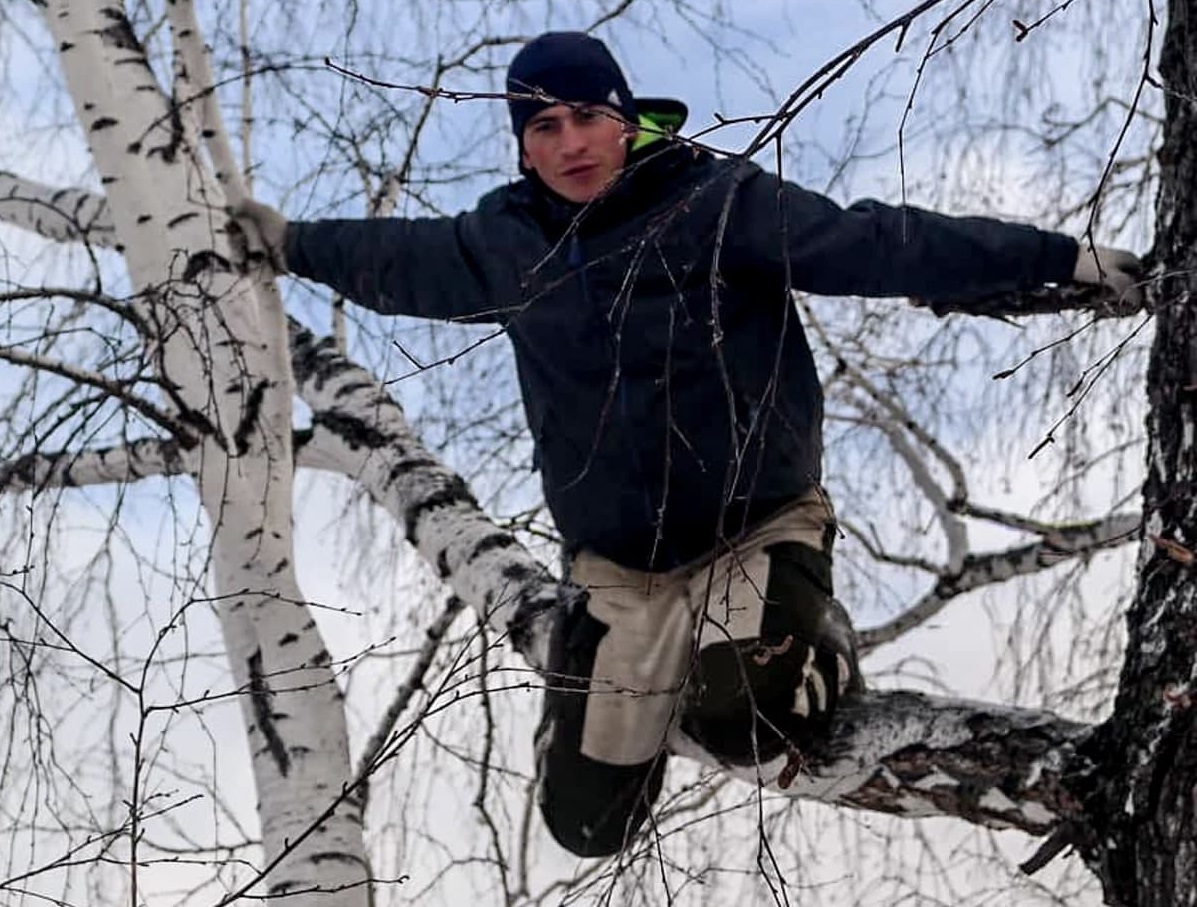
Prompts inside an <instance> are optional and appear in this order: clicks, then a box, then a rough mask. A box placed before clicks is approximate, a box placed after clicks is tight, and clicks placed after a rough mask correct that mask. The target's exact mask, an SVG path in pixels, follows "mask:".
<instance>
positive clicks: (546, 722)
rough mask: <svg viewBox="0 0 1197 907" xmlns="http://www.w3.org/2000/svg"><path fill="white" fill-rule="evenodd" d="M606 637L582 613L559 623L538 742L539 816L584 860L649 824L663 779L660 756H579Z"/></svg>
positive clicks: (604, 627)
mask: <svg viewBox="0 0 1197 907" xmlns="http://www.w3.org/2000/svg"><path fill="white" fill-rule="evenodd" d="M606 633H607V625H606V624H604V623H603V622H602V621H600V620H597V619H595V618H594V617H593V616H592V615H591V614H590V613H589V612H588V611H586V609H585V607H584V605H583V606H580V607H578V608H576V609H575V610H574V611H573V612H572V613H569V614H564V613H563V614H561V615H560V616H559V617H558V620H557V623H556V625H555V626H554V629H553V636H552V640H551V644H550V651H549V664H548V671H547V673H546V682H547V687H546V689H545V695H544V711H543V714H542V717H541V723H540V727H539V729H538V730H537V734H536V749H537V762H538V766H537V768H538V773H539V801H540V811H541V815H542V816H543V817H544V820H545V824H546V826H547V827H548V829H549V832H550V833H551V834H552V836H553V838H554V839H555V840H556V841H557V843H559V844H560V845H561V846H562V847H564V848H565V849H566V850H568V851H570V852H571V853H574V854H577V855H578V856H582V857H603V856H610V855H611V854H615V853H618V852H619V851H620V850H621V849H622V848H623V846H624V844H625V843H626V842H627V841H629V840H631V838H632V837H633V836H634V835H635V833H636V832H637V831H638V830H639V829H640V827H641V826H642V825H643V824H644V822H645V820H646V819H647V818H648V816H649V813H650V811H651V809H652V805H653V803H654V802H655V801H656V799H657V796H658V795H659V794H660V792H661V785H662V782H663V780H664V777H665V761H666V760H665V755H664V754H661V755H659V756H657V757H656V758H654V759H651V760H649V761H647V762H644V763H642V764H639V765H609V764H607V763H604V762H598V761H596V760H594V759H591V758H589V757H588V756H585V755H583V754H582V752H581V745H582V728H583V724H584V722H585V718H586V702H587V696H588V694H589V691H590V678H591V676H592V674H593V670H594V657H595V652H596V651H597V649H598V644H599V642H600V641H601V640H602V639H603V637H604V636H605V635H606Z"/></svg>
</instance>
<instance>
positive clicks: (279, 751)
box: [249, 649, 291, 778]
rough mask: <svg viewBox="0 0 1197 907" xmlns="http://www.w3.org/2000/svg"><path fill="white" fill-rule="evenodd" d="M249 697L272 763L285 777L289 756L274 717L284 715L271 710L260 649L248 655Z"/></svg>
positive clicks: (289, 764) (270, 697) (289, 768)
mask: <svg viewBox="0 0 1197 907" xmlns="http://www.w3.org/2000/svg"><path fill="white" fill-rule="evenodd" d="M249 697H250V702H251V703H252V705H253V712H254V718H255V719H256V720H257V724H258V728H259V729H260V730H261V732H262V736H263V737H264V738H265V740H266V747H267V749H269V751H270V755H271V756H273V757H274V764H275V765H277V766H278V770H279V774H281V775H282V776H283V777H284V778H285V777H287V773H288V772H289V771H290V770H291V757H290V756H288V755H287V747H286V744H284V743H283V738H282V737H281V736H280V735H279V732H278V727H277V726H276V724H275V718H276V717H285V716H276V715H275V714H274V713H273V711H272V710H271V702H272V700H273V699H274V694H273V693H272V692H271V691H270V685H269V684H268V683H267V682H266V677H265V675H264V674H263V672H262V650H261V649H255V650H254V654H253V655H251V656H249Z"/></svg>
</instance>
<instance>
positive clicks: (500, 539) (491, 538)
mask: <svg viewBox="0 0 1197 907" xmlns="http://www.w3.org/2000/svg"><path fill="white" fill-rule="evenodd" d="M518 544H519V543H518V542H517V541H516V540H515V537H514V536H512V535H510V534H509V533H506V532H492V533H491V534H490V535H486V536H483V537H482V538H481V539H479V540H478V542H477V544H475V545H474V547H473V549H472V550H471V551H470V553H469V554H468V555H467V556H466V563H472V562H473V561H474V560H475V559H476V558H479V557H481V556H482V555H484V554H486V553H487V552H488V551H499V550H501V549H503V548H510V547H512V546H513V545H518Z"/></svg>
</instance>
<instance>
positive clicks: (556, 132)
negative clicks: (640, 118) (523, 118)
mask: <svg viewBox="0 0 1197 907" xmlns="http://www.w3.org/2000/svg"><path fill="white" fill-rule="evenodd" d="M630 136H631V127H630V126H628V125H627V124H626V123H625V122H624V121H623V120H622V119H621V118H620V117H619V114H618V113H617V112H616V111H615V109H614V108H612V107H607V106H606V105H603V104H593V105H587V106H584V107H570V106H569V105H566V104H556V105H554V106H552V107H548V108H546V109H544V110H542V111H540V113H538V114H536V116H534V117H532V119H530V120H529V121H528V124H527V125H526V126H525V127H524V136H523V138H524V155H523V162H524V166H525V167H526V168H528V169H529V170H534V171H536V174H537V175H538V176H539V177H540V178H541V180H543V181H544V184H545V185H546V186H548V187H549V188H550V189H552V190H553V191H554V192H556V193H557V194H558V195H560V196H561V197H562V198H566V199H568V200H569V201H571V202H577V203H579V204H581V203H585V202H589V201H593V200H594V199H595V198H597V197H598V196H599V195H601V194H602V192H603V190H605V189H606V188H607V187H608V186H609V185H610V184H611V182H612V181H613V180H614V179H615V177H616V176H618V174H619V171H620V170H622V169H623V165H624V161H625V160H626V159H627V155H628V149H627V143H628V142H629V141H630Z"/></svg>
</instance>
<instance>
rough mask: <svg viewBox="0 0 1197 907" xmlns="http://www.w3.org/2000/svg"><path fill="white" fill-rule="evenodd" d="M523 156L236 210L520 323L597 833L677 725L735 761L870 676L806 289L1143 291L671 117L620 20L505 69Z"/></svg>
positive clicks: (357, 273)
mask: <svg viewBox="0 0 1197 907" xmlns="http://www.w3.org/2000/svg"><path fill="white" fill-rule="evenodd" d="M507 88H508V91H509V94H510V101H509V106H510V113H511V122H512V128H513V130H514V133H515V137H516V140H517V142H518V144H519V154H520V163H521V171H522V173H523V179H521V180H519V181H518V182H515V183H513V184H511V185H507V186H503V187H501V188H499V189H496V190H494V191H492V192H490V193H488V194H487V195H485V196H484V197H483V198H482V199H481V200H480V201H479V203H478V206H477V207H476V208H475V209H474V210H472V211H468V212H466V213H464V214H460V215H458V216H456V217H443V218H424V219H380V220H325V221H316V222H309V223H299V222H291V223H288V222H287V221H286V220H285V219H284V218H283V217H282V215H280V214H278V213H277V212H275V211H274V210H273V209H271V208H268V207H267V206H265V205H261V204H260V203H256V202H249V203H247V204H246V205H244V206H243V207H241V208H240V209H238V211H236V212H235V217H236V219H237V221H238V223H239V224H241V225H242V227H243V229H245V230H246V232H247V233H248V234H249V239H250V241H251V243H257V242H260V243H261V244H262V247H263V248H264V249H265V250H266V251H267V254H268V255H269V256H270V258H271V260H272V263H273V265H274V266H275V267H276V268H277V269H278V270H280V271H289V272H290V273H292V274H295V275H297V276H300V277H306V278H309V279H313V280H317V281H319V282H321V283H324V284H327V285H329V286H331V287H333V288H335V289H336V290H338V291H339V292H341V293H344V294H345V295H346V296H348V297H349V298H351V299H353V300H354V301H355V302H357V303H359V304H360V305H363V306H366V307H368V308H371V309H373V310H375V311H378V312H382V313H384V314H405V315H416V316H422V317H427V318H438V319H445V320H461V321H471V322H479V321H485V322H494V323H498V324H500V325H503V326H504V327H505V329H506V331H507V334H508V336H509V337H510V338H511V342H512V345H513V347H514V350H515V357H516V365H517V368H518V371H519V378H520V386H521V390H522V394H523V401H524V407H525V412H526V415H527V419H528V423H529V426H530V427H531V431H532V435H533V438H534V441H535V453H536V461H537V463H538V464H539V467H540V469H541V474H542V478H543V485H544V493H545V497H546V500H547V502H548V506H549V509H550V510H551V512H552V514H553V517H554V519H555V521H556V524H557V527H558V529H559V530H560V532H561V534H562V536H563V537H564V540H565V543H566V546H567V550H568V553H569V555H570V563H571V579H572V580H573V581H574V582H576V583H578V584H580V585H582V586H584V587H586V588H587V590H588V598H587V600H586V602H585V603H584V604H580V605H579V606H578V607H576V608H575V609H574V611H573V612H572V613H563V614H561V615H559V617H558V620H557V625H556V629H555V632H554V638H553V644H552V650H553V651H552V656H551V663H550V665H549V681H548V691H547V692H546V700H545V711H544V719H543V721H542V723H541V727H540V730H539V732H538V740H537V744H538V746H537V751H538V761H539V771H540V777H541V797H540V799H541V808H542V811H543V813H544V816H545V819H546V821H547V824H548V827H549V829H550V830H551V831H552V833H553V835H554V836H555V837H556V839H557V840H558V841H559V842H561V843H562V844H563V845H564V846H565V847H567V848H568V849H570V850H571V851H573V852H574V853H577V854H582V855H587V856H599V855H606V854H611V853H615V852H617V851H618V850H619V849H620V848H621V847H622V846H624V844H625V843H626V842H627V841H628V840H629V839H630V838H631V836H632V835H633V834H634V833H635V832H636V830H637V829H638V828H639V827H640V826H641V825H642V824H643V823H644V821H645V820H646V818H647V817H648V815H649V810H650V807H651V805H652V803H653V801H654V799H655V798H656V796H657V795H658V793H659V791H660V788H661V782H662V778H663V774H664V767H665V738H666V734H667V732H668V731H669V730H670V729H671V727H673V726H675V725H676V726H679V727H680V729H681V730H682V731H684V732H685V733H687V734H688V735H690V736H691V737H692V738H694V739H695V740H697V741H699V742H700V743H701V744H703V746H704V747H705V748H706V749H708V750H709V751H710V752H711V753H713V754H715V755H716V756H718V757H719V758H721V759H723V760H725V761H727V762H729V763H741V764H744V763H753V762H757V761H763V760H765V759H769V758H771V757H774V756H777V755H778V754H781V753H784V752H786V751H787V750H788V749H789V748H791V747H796V748H797V749H798V750H800V751H801V750H802V749H803V748H808V747H810V746H812V745H817V744H818V742H819V740H820V739H821V738H822V737H823V736H824V735H825V733H826V731H827V729H828V727H829V725H830V722H831V719H832V716H833V714H834V713H835V710H836V707H837V703H838V702H839V700H840V699H841V697H842V696H844V695H845V694H850V693H851V692H852V691H854V690H856V689H858V688H859V687H860V677H859V673H858V669H857V665H856V656H855V651H854V646H853V633H852V629H851V626H850V624H849V622H848V619H847V616H846V615H845V613H844V611H843V609H842V608H841V607H840V606H839V605H838V603H836V602H835V601H834V599H833V597H832V585H831V543H832V539H833V537H834V535H835V522H834V517H833V515H832V510H831V507H830V504H829V502H828V500H827V497H826V495H825V493H824V492H823V491H822V489H821V488H820V485H819V480H820V469H821V467H820V458H821V453H822V439H821V432H822V424H821V423H822V415H823V406H822V391H821V388H820V385H819V380H818V377H817V375H816V373H815V367H814V362H813V360H812V357H811V353H810V350H809V348H808V346H807V343H806V339H805V337H804V335H803V331H802V327H801V325H800V324H799V323H798V319H797V316H796V312H795V308H794V304H793V300H792V298H791V295H790V294H791V291H792V290H803V291H809V292H812V293H819V294H823V295H849V294H853V295H863V296H913V297H918V298H921V299H923V300H927V301H932V302H933V301H935V300H936V299H940V298H951V299H954V300H960V299H962V298H970V297H980V296H985V295H990V294H994V293H1000V292H1006V291H1015V290H1025V289H1031V288H1034V287H1038V286H1041V285H1043V284H1046V283H1065V282H1069V281H1076V282H1081V283H1093V284H1102V283H1104V284H1106V285H1107V286H1109V287H1111V288H1113V289H1114V290H1116V291H1117V292H1120V293H1130V294H1133V293H1137V292H1138V291H1137V289H1136V287H1135V285H1134V281H1135V279H1134V277H1133V272H1134V271H1135V269H1136V267H1137V264H1138V263H1137V260H1136V259H1135V257H1134V256H1133V255H1130V254H1129V253H1125V252H1117V251H1112V250H1105V249H1100V248H1098V249H1093V248H1088V249H1086V248H1081V247H1080V246H1079V244H1078V243H1077V242H1076V241H1075V240H1074V239H1072V238H1070V237H1067V236H1063V235H1060V234H1057V233H1048V232H1043V231H1040V230H1037V229H1035V228H1033V227H1029V226H1023V225H1016V224H1009V223H1004V222H1001V221H997V220H991V219H986V218H953V217H946V216H943V215H940V214H936V213H932V212H928V211H922V210H918V209H915V208H909V207H904V208H893V207H888V206H886V205H882V204H879V203H877V202H872V201H865V202H859V203H857V204H854V205H852V206H851V207H849V208H846V209H844V208H840V207H839V206H838V205H836V204H835V203H833V202H832V201H830V200H828V199H827V198H824V197H822V196H819V195H816V194H814V193H812V192H808V191H806V190H805V189H802V188H800V187H799V186H796V185H794V184H792V183H788V182H784V181H782V180H780V179H778V177H776V176H775V175H773V174H770V173H767V172H765V171H763V170H761V169H760V168H759V167H757V166H755V165H754V164H751V163H749V162H746V161H743V160H734V159H733V160H717V159H716V158H715V157H713V156H712V155H710V154H708V153H706V152H703V151H700V150H697V149H696V148H694V147H693V146H691V145H689V144H686V143H683V142H679V141H674V140H672V139H671V138H670V137H669V134H670V133H671V132H672V131H674V130H675V129H676V128H677V127H678V126H680V124H681V122H682V121H683V120H684V118H685V115H686V108H685V106H684V105H682V104H681V103H680V102H677V101H665V100H651V99H642V98H641V99H638V98H633V96H632V94H631V92H630V90H629V88H628V85H627V82H626V81H625V79H624V76H623V74H622V72H621V71H620V68H619V66H618V65H617V64H616V62H615V60H614V59H613V58H612V57H611V55H610V53H609V51H608V50H607V48H606V46H605V45H603V44H602V42H600V41H598V40H596V39H594V38H591V37H588V36H586V35H584V34H581V33H567V32H559V33H550V34H545V35H542V36H541V37H539V38H537V39H536V40H534V41H532V42H530V43H529V44H527V45H525V46H524V47H523V48H522V49H521V50H520V51H519V53H518V54H517V55H516V56H515V58H514V60H513V61H512V63H511V66H510V69H509V70H508V75H507Z"/></svg>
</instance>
